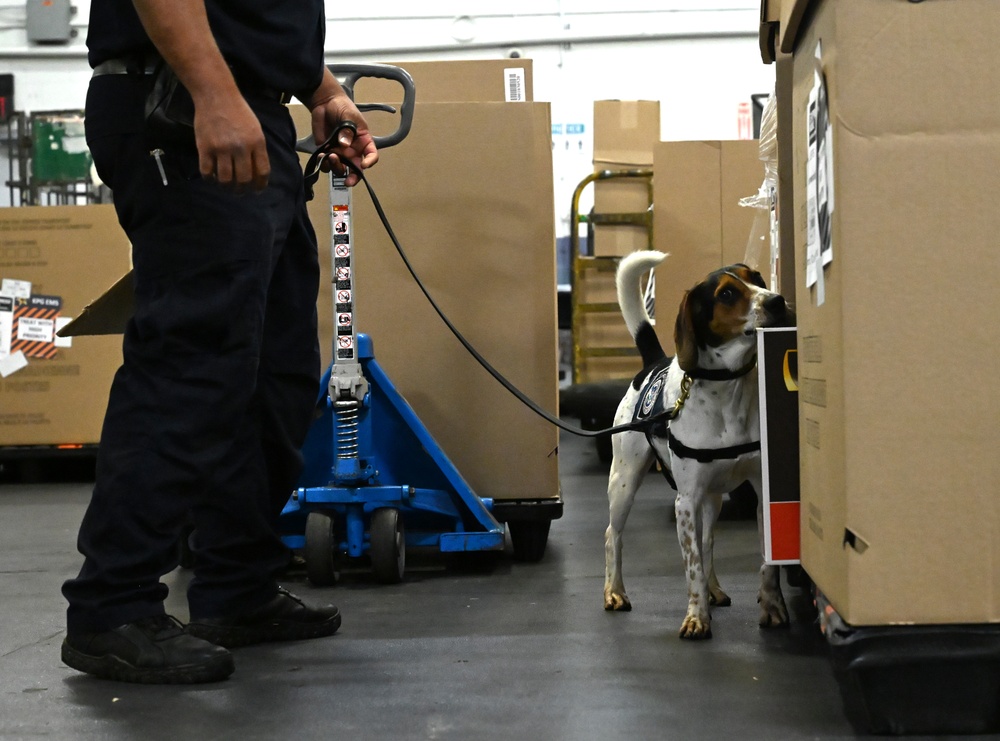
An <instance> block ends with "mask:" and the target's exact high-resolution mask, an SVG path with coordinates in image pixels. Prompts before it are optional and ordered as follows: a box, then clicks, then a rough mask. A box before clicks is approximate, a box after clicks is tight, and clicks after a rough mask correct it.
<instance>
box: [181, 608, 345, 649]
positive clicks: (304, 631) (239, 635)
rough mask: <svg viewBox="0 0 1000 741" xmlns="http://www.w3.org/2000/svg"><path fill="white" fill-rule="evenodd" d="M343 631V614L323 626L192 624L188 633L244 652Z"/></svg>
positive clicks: (325, 621)
mask: <svg viewBox="0 0 1000 741" xmlns="http://www.w3.org/2000/svg"><path fill="white" fill-rule="evenodd" d="M339 628H340V613H339V612H338V613H337V614H336V615H333V616H332V617H330V618H327V619H326V620H324V621H323V622H321V623H299V622H282V621H272V622H269V623H265V624H263V625H225V626H223V625H211V624H209V623H193V622H192V623H188V625H187V633H188V635H192V636H194V637H195V638H201V639H202V640H203V641H208V642H209V643H214V644H215V645H217V646H222V647H224V648H240V647H243V646H253V645H256V644H258V643H275V642H279V641H304V640H308V639H310V638H325V637H326V636H332V635H333V634H334V633H336V632H337V630H338V629H339Z"/></svg>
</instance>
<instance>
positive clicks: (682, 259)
mask: <svg viewBox="0 0 1000 741" xmlns="http://www.w3.org/2000/svg"><path fill="white" fill-rule="evenodd" d="M653 171H654V175H653V184H654V192H655V202H656V208H655V210H654V218H653V220H654V226H653V234H654V238H655V244H656V249H658V250H661V251H663V252H668V253H670V257H668V258H667V260H666V261H665V262H664V263H663V264H662V265H661V266H660V267H659V268H657V270H656V300H657V314H658V316H659V317H660V318H661V322H660V324H659V326H658V330H657V334H658V335H659V337H660V342H661V343H662V344H663V347H664V349H665V350H666V351H667V352H668V353H671V352H673V344H674V342H673V327H674V317H676V315H677V310H678V307H679V306H680V302H681V299H682V298H683V296H684V293H685V291H687V290H688V289H690V288H691V287H692V286H694V285H695V284H697V283H698V282H699V281H701V280H702V279H703V278H704V277H705V276H706V275H707V274H708V273H710V272H711V271H713V270H718V269H719V268H720V267H722V266H724V265H730V264H732V263H736V262H744V260H745V259H746V251H747V242H748V240H749V238H750V232H751V229H752V227H753V223H754V218H755V217H756V215H757V209H753V208H748V207H745V206H740V205H739V201H740V199H741V198H745V197H747V196H752V195H754V194H756V193H757V191H758V190H759V189H760V185H761V183H762V182H763V180H764V165H763V163H762V162H761V161H760V159H759V144H758V143H757V141H755V140H745V141H704V142H697V141H691V142H660V143H658V144H657V145H656V147H655V149H654V164H653ZM765 259H766V257H765Z"/></svg>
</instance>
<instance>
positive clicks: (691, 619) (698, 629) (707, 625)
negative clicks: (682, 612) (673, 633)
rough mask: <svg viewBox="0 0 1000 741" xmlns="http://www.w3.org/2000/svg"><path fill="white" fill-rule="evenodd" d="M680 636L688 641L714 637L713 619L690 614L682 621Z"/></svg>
mask: <svg viewBox="0 0 1000 741" xmlns="http://www.w3.org/2000/svg"><path fill="white" fill-rule="evenodd" d="M680 637H681V638H683V639H685V640H688V641H701V640H706V639H708V638H711V637H712V622H711V619H703V618H701V617H698V616H697V615H688V616H687V617H686V618H684V622H683V623H681V630H680Z"/></svg>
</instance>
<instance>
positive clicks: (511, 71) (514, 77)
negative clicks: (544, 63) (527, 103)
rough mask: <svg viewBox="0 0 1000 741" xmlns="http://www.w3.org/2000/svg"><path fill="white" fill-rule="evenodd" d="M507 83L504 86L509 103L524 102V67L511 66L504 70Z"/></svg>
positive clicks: (505, 96)
mask: <svg viewBox="0 0 1000 741" xmlns="http://www.w3.org/2000/svg"><path fill="white" fill-rule="evenodd" d="M503 76H504V79H505V80H506V81H507V84H506V86H505V88H504V100H506V101H507V102H508V103H523V102H524V100H525V97H524V68H523V67H509V68H507V69H505V70H504V71H503Z"/></svg>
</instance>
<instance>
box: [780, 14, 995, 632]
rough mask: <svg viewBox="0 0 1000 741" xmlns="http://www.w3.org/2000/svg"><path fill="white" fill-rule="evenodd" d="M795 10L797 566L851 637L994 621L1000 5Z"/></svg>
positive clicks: (791, 39) (791, 41)
mask: <svg viewBox="0 0 1000 741" xmlns="http://www.w3.org/2000/svg"><path fill="white" fill-rule="evenodd" d="M793 7H794V11H795V12H793V13H792V17H795V15H796V13H797V14H798V17H799V18H806V19H808V23H805V24H803V25H802V26H801V27H794V26H793V27H791V28H789V27H786V28H785V30H784V34H785V36H784V38H783V41H782V48H786V47H787V48H789V49H794V59H793V75H794V93H793V110H792V119H793V127H792V134H793V137H794V141H793V150H794V153H793V166H794V190H795V200H794V203H795V250H796V264H797V274H798V277H797V281H798V285H797V291H796V294H797V313H798V328H799V358H800V362H799V370H800V373H799V380H800V397H801V402H800V418H801V422H802V424H801V433H800V434H801V454H802V463H801V473H802V563H803V566H804V567H805V569H806V570H807V571H808V573H809V575H810V576H811V577H812V578H813V580H814V581H815V582H816V584H817V586H818V587H819V588H820V589H821V591H822V592H823V593H824V594H825V595H826V596H827V598H828V599H829V600H830V603H831V604H832V605H833V608H834V609H835V610H836V612H837V613H839V614H840V616H841V617H842V618H843V619H844V621H846V622H847V623H848V624H850V625H853V626H876V625H888V624H903V623H909V624H959V623H976V624H981V623H997V622H1000V496H997V493H998V492H1000V467H998V465H997V451H998V450H1000V425H998V424H997V419H998V418H1000V385H998V380H997V378H998V376H997V368H998V367H1000V343H998V342H997V341H996V332H995V330H993V328H992V325H993V322H992V319H982V317H992V316H993V315H995V314H996V313H997V312H998V310H1000V293H998V292H997V291H995V290H993V289H992V288H990V287H989V284H990V281H991V280H992V272H993V271H992V270H991V269H990V268H991V267H992V266H994V265H996V264H997V246H996V242H997V235H998V234H1000V209H998V208H997V204H996V199H997V193H1000V168H997V167H996V166H995V163H996V162H998V161H1000V99H998V97H997V95H996V91H997V90H998V89H1000V64H998V62H1000V51H998V47H997V46H996V41H995V34H994V33H993V30H994V29H996V28H997V27H998V25H1000V5H998V4H997V3H995V2H992V1H991V0H952V1H951V2H940V1H937V0H932V1H928V2H923V3H910V2H902V1H901V0H900V1H898V2H886V1H885V0H855V1H854V2H850V3H838V2H831V1H829V0H827V1H822V0H821V1H819V2H805V1H803V0H800V1H799V2H796V3H794V4H793ZM783 11H784V8H783ZM807 11H808V12H807ZM792 30H794V34H793V35H789V34H790V33H792ZM955 39H961V40H962V43H961V44H958V45H956V44H955V41H954V40H955ZM817 70H820V71H821V72H822V77H821V78H817ZM818 83H823V84H818ZM811 100H812V101H813V103H812V105H811V103H810V101H811ZM824 100H825V103H824ZM873 102H877V103H873ZM824 105H825V106H826V107H827V109H828V110H826V111H825V112H824V111H823V110H822V109H823V107H824ZM817 120H818V121H819V122H820V126H818V127H811V126H810V123H811V122H815V121H817ZM826 121H828V122H829V129H828V130H827V129H826V127H824V126H823V125H822V124H823V122H826ZM810 128H814V134H815V132H816V131H818V132H819V133H820V134H822V136H819V137H815V136H814V139H816V140H817V141H819V143H822V140H823V139H824V138H825V139H826V140H827V141H829V140H831V139H832V148H830V149H828V150H827V152H828V154H827V153H824V152H823V150H822V149H820V148H818V147H813V148H811V147H810ZM811 149H812V150H813V154H811ZM810 161H812V163H813V165H816V166H819V167H817V170H816V171H817V173H818V175H817V176H815V177H813V179H812V180H811V181H809V180H808V179H807V177H808V175H809V173H810V172H811V165H810ZM820 182H822V184H823V186H825V187H824V188H823V189H822V190H821V189H820V185H819V184H820ZM810 214H818V215H824V216H825V219H824V221H823V222H821V223H820V226H822V225H823V224H825V223H828V224H829V229H822V228H820V229H818V230H816V234H817V238H816V239H815V240H814V241H813V243H814V244H815V245H816V248H817V249H818V255H817V257H818V260H817V262H816V263H814V267H815V268H816V270H815V271H814V277H815V279H816V280H815V282H814V283H813V284H812V285H809V283H808V281H807V280H806V278H807V274H808V273H807V271H808V268H809V265H808V264H807V257H808V256H809V255H810V251H811V250H810V247H809V245H810V232H811V231H812V230H810V228H809V216H810ZM827 220H828V221H827ZM817 221H818V219H817ZM812 252H813V253H816V250H812ZM825 255H828V256H829V258H830V259H829V260H826V259H825ZM983 286H985V287H983ZM981 287H982V288H981Z"/></svg>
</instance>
